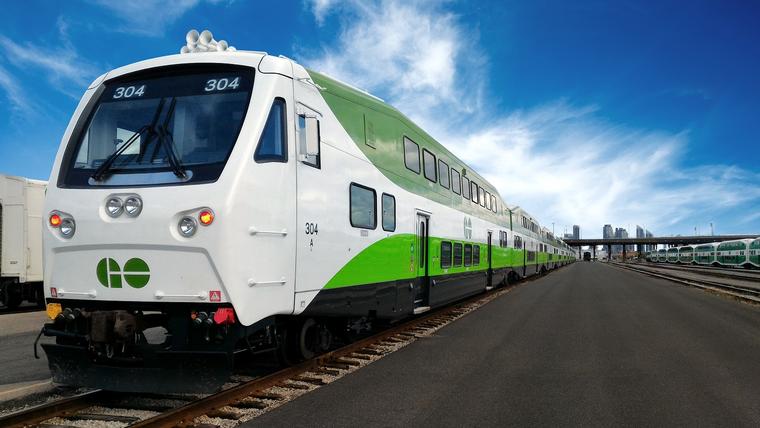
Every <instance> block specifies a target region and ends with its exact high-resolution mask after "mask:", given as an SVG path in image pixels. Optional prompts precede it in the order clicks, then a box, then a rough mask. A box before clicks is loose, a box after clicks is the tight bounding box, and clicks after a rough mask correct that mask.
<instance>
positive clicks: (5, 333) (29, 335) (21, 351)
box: [0, 312, 53, 389]
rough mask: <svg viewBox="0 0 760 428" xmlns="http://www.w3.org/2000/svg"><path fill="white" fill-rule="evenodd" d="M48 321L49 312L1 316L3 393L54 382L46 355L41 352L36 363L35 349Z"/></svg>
mask: <svg viewBox="0 0 760 428" xmlns="http://www.w3.org/2000/svg"><path fill="white" fill-rule="evenodd" d="M46 321H48V318H47V316H46V315H45V312H26V313H17V314H2V315H0V389H2V385H7V384H12V383H17V382H27V381H32V380H41V379H49V378H50V371H49V370H48V365H47V359H45V352H43V351H42V349H41V348H40V349H39V355H40V357H41V359H39V360H36V359H34V351H33V349H32V344H34V339H35V338H37V333H39V331H40V329H41V328H42V325H43V324H44V323H45V322H46ZM52 340H53V339H52V338H43V339H42V341H52Z"/></svg>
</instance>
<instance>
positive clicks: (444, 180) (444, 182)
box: [438, 159, 449, 189]
mask: <svg viewBox="0 0 760 428" xmlns="http://www.w3.org/2000/svg"><path fill="white" fill-rule="evenodd" d="M438 177H440V180H438V181H439V182H440V183H441V186H443V187H445V188H447V189H448V188H449V166H448V165H447V164H446V162H444V161H442V160H440V159H438Z"/></svg>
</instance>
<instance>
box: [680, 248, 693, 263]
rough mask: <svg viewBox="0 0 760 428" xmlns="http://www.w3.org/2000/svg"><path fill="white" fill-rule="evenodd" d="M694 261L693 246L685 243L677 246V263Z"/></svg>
mask: <svg viewBox="0 0 760 428" xmlns="http://www.w3.org/2000/svg"><path fill="white" fill-rule="evenodd" d="M693 262H694V247H692V246H691V245H686V246H683V247H680V248H678V263H682V264H689V265H690V264H692V263H693Z"/></svg>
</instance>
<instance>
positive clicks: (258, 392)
mask: <svg viewBox="0 0 760 428" xmlns="http://www.w3.org/2000/svg"><path fill="white" fill-rule="evenodd" d="M533 278H536V277H533ZM523 283H525V281H523V282H520V283H518V284H523ZM513 288H514V287H513V286H509V287H501V288H496V289H494V290H491V291H488V292H486V293H483V294H478V295H475V296H473V297H470V298H469V299H466V300H464V301H461V302H458V303H454V304H451V305H449V306H446V307H443V308H439V309H436V310H434V311H431V312H428V313H426V314H424V315H421V316H418V317H415V318H412V319H409V320H406V321H403V322H401V323H399V324H397V325H395V326H392V327H390V328H387V329H385V330H382V331H380V332H378V333H376V334H373V335H372V336H369V337H367V338H364V339H361V340H358V341H356V342H353V343H350V344H347V345H345V346H343V347H341V348H338V349H336V350H333V351H331V352H328V353H325V354H322V355H319V356H317V357H315V358H313V359H311V360H308V361H305V362H302V363H300V364H297V365H294V366H291V367H287V368H284V369H281V370H278V371H275V372H273V373H271V374H267V375H263V376H261V377H257V378H253V379H250V380H245V381H241V382H238V383H237V384H234V385H232V386H230V387H228V388H226V389H223V390H222V391H220V392H217V393H214V394H211V395H207V396H200V397H197V396H196V397H192V396H189V397H188V396H156V397H151V396H150V395H147V396H144V397H143V396H141V397H138V398H139V400H137V401H135V400H129V399H128V397H127V396H128V395H130V394H118V393H112V392H107V391H101V390H94V391H89V392H87V393H84V394H80V395H76V396H73V397H69V398H65V399H61V400H57V401H52V402H50V403H46V404H41V405H38V406H36V407H32V408H29V409H26V410H22V411H19V412H16V413H13V414H10V415H7V416H4V417H0V426H3V427H30V426H44V427H62V426H84V424H79V423H78V422H82V421H86V424H87V426H92V425H93V424H94V423H97V421H102V422H104V425H106V424H107V426H109V427H115V426H119V427H130V428H137V427H139V428H144V427H174V426H225V427H228V426H235V425H237V424H238V423H242V422H245V421H248V420H251V419H253V418H255V417H256V416H258V415H260V414H263V413H264V412H266V411H268V410H270V409H273V408H275V407H278V406H280V405H282V404H284V403H286V402H288V401H291V400H292V399H294V398H297V397H298V396H300V395H302V394H304V393H306V392H309V391H311V390H313V389H316V388H318V387H320V386H322V385H325V384H328V383H330V382H332V381H334V380H336V379H338V378H340V377H342V376H344V375H346V374H348V373H350V372H352V371H354V370H356V369H358V368H360V367H363V366H365V365H367V364H369V363H371V362H373V361H375V360H377V359H380V358H382V357H383V356H385V355H387V354H390V353H392V352H394V351H396V350H397V349H400V348H402V347H404V346H406V345H408V344H409V343H412V342H414V341H415V340H417V339H418V338H420V337H425V336H428V335H430V334H432V333H434V332H435V331H437V330H438V329H440V328H442V327H443V326H445V325H447V324H449V323H450V322H452V321H455V320H456V319H458V318H460V317H462V316H464V315H466V314H467V313H469V312H471V311H473V310H475V309H477V308H480V307H482V306H483V305H485V304H487V303H488V302H490V301H492V300H493V299H495V298H497V297H499V296H501V295H503V294H505V293H508V292H509V291H511V290H512V289H513ZM151 398H153V400H151ZM167 400H168V401H171V402H173V403H174V405H173V406H172V405H167V404H166V402H167Z"/></svg>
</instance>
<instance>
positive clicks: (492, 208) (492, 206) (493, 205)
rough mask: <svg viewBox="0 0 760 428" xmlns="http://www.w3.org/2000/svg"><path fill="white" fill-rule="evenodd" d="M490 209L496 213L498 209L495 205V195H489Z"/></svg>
mask: <svg viewBox="0 0 760 428" xmlns="http://www.w3.org/2000/svg"><path fill="white" fill-rule="evenodd" d="M491 211H493V212H495V213H498V212H499V209H498V207H497V206H496V196H491Z"/></svg>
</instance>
